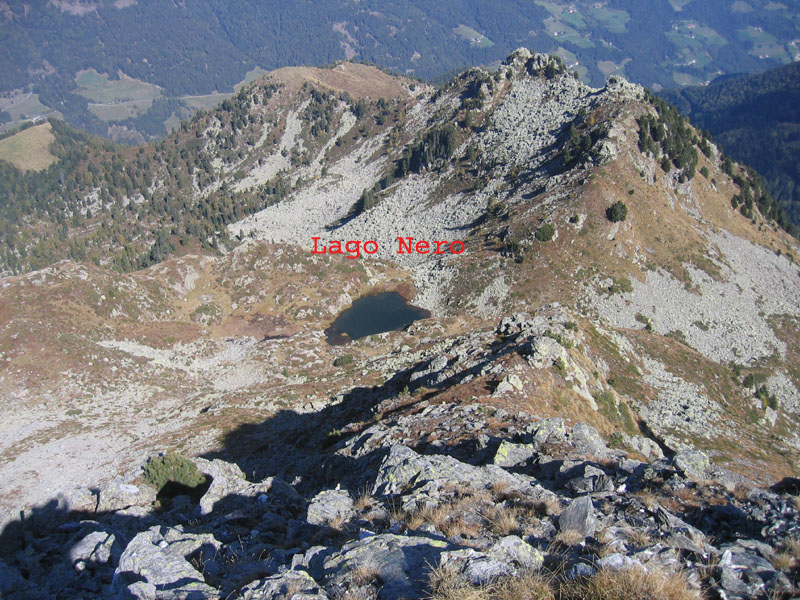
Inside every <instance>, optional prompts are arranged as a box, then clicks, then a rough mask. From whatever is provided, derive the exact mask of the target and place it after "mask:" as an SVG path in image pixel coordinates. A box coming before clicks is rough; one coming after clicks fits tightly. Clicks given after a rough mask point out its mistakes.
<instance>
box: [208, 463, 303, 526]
mask: <svg viewBox="0 0 800 600" xmlns="http://www.w3.org/2000/svg"><path fill="white" fill-rule="evenodd" d="M194 463H195V464H196V465H197V469H198V470H199V471H200V472H201V473H203V474H204V475H207V476H208V477H211V485H210V486H209V488H208V490H207V491H206V493H205V494H203V497H202V498H201V499H200V513H201V514H203V515H207V514H210V513H211V512H212V511H213V510H214V508H215V506H216V505H217V504H218V503H219V502H220V501H222V500H226V502H227V504H226V506H225V508H226V509H228V510H234V509H237V508H238V509H241V508H250V509H253V508H255V504H254V503H252V502H250V500H251V499H258V498H261V499H262V500H265V501H266V500H267V499H268V498H270V497H275V498H276V499H279V500H280V502H281V503H286V504H302V502H303V499H302V497H301V496H300V495H299V494H298V493H297V492H296V491H295V490H294V488H292V487H291V486H290V485H288V484H287V483H285V482H283V481H281V480H280V479H278V478H277V477H268V478H267V479H265V480H263V481H260V482H258V483H253V482H250V481H247V479H245V476H244V473H243V472H242V470H241V469H240V468H239V467H238V466H237V465H235V464H233V463H229V462H226V461H224V460H220V459H218V458H216V459H214V460H206V459H204V458H195V459H194Z"/></svg>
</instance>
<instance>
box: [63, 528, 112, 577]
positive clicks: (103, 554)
mask: <svg viewBox="0 0 800 600" xmlns="http://www.w3.org/2000/svg"><path fill="white" fill-rule="evenodd" d="M115 541H116V538H115V537H114V534H113V533H107V532H105V531H93V532H92V533H90V534H89V535H87V536H85V537H83V538H82V539H81V540H80V541H79V542H78V543H77V544H75V545H74V546H73V547H72V548H70V549H69V562H70V564H71V565H72V566H73V567H74V568H75V570H76V571H83V570H84V569H86V567H87V566H91V565H92V563H94V564H100V565H103V564H106V563H107V562H108V561H109V560H110V559H111V549H112V547H113V546H114V542H115Z"/></svg>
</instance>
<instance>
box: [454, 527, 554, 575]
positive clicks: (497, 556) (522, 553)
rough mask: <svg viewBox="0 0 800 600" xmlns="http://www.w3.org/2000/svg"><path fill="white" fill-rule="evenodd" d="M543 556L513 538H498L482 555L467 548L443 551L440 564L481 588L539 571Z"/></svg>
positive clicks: (517, 538) (511, 536) (531, 547)
mask: <svg viewBox="0 0 800 600" xmlns="http://www.w3.org/2000/svg"><path fill="white" fill-rule="evenodd" d="M543 563H544V556H543V555H542V553H541V552H539V551H538V550H536V549H535V548H534V547H533V546H531V545H530V544H528V543H527V542H525V541H523V540H522V539H521V538H519V537H517V536H515V535H509V536H506V537H504V538H502V539H500V540H499V541H498V542H497V543H495V544H494V545H493V546H492V547H491V548H489V550H487V551H486V552H478V551H476V550H473V549H471V548H466V549H463V550H453V551H450V552H443V553H442V557H441V564H442V565H443V566H447V567H448V568H452V569H456V570H457V571H458V572H459V573H461V574H463V575H464V576H465V577H466V579H467V580H468V581H469V582H470V583H472V584H473V585H485V584H487V583H490V582H491V581H492V580H494V579H497V578H498V577H506V576H510V575H514V574H516V573H519V572H521V571H535V570H537V569H539V568H541V566H542V564H543Z"/></svg>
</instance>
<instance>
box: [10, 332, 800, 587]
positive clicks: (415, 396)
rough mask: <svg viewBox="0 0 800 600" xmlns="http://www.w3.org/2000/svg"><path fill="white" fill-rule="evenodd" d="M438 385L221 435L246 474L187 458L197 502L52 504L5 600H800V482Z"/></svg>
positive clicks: (74, 500)
mask: <svg viewBox="0 0 800 600" xmlns="http://www.w3.org/2000/svg"><path fill="white" fill-rule="evenodd" d="M503 327H505V328H508V323H504V325H501V328H503ZM440 366H441V365H440ZM435 374H436V366H435V365H432V366H430V367H429V368H428V369H427V371H426V372H423V371H420V370H419V369H416V370H409V372H406V373H404V374H402V376H398V377H395V378H394V379H393V380H392V381H389V382H387V384H386V385H385V386H384V389H364V388H362V389H355V390H353V392H352V393H351V394H349V395H348V396H347V397H345V398H344V399H343V400H342V402H340V403H338V404H333V405H329V406H327V407H325V408H324V409H323V410H322V411H320V412H317V413H313V414H297V413H294V412H292V411H285V412H284V413H279V414H278V415H276V416H275V417H273V418H271V419H270V421H267V422H265V423H264V424H263V426H262V427H260V428H254V429H251V430H249V431H242V432H239V433H238V434H237V435H239V436H240V437H235V436H234V437H235V439H234V437H231V439H230V440H229V443H228V447H229V448H231V449H235V447H236V446H237V444H240V445H241V446H242V447H246V448H247V451H246V452H241V453H240V459H239V460H237V462H238V465H239V466H237V464H234V463H232V462H229V461H226V460H223V459H222V458H219V457H215V456H208V457H206V458H196V459H194V460H193V463H194V465H196V467H197V470H198V471H199V472H200V473H202V474H205V475H206V476H207V479H206V482H205V483H204V484H202V485H199V486H196V487H194V488H190V487H187V486H181V485H180V484H177V483H175V481H172V482H169V483H167V484H166V485H163V486H161V489H160V490H157V489H156V488H155V487H153V486H151V485H149V484H148V483H147V482H146V481H145V477H144V474H145V473H146V471H147V469H144V470H143V469H138V470H137V471H135V472H131V473H129V474H128V475H127V476H124V477H120V478H118V479H115V480H113V481H112V482H110V483H108V484H106V485H104V486H103V487H102V488H101V489H99V490H90V489H82V490H76V491H74V492H72V493H70V494H66V495H61V496H59V497H58V498H57V499H54V500H53V501H52V502H51V503H50V504H49V505H47V506H44V507H40V508H38V509H36V510H34V511H33V512H32V513H30V514H29V515H27V514H26V516H25V518H24V519H21V520H18V521H16V522H14V523H11V524H9V525H7V526H6V528H5V530H4V531H3V532H2V535H1V536H0V538H2V539H0V549H1V550H0V552H2V553H3V554H2V561H0V596H2V597H3V598H8V599H9V600H11V599H31V598H33V599H36V598H70V599H75V598H97V597H109V598H139V599H155V598H158V599H167V598H169V599H172V598H183V599H202V598H246V599H256V598H258V599H262V598H294V599H296V600H299V599H306V600H311V599H312V598H315V599H322V598H344V597H354V598H374V597H378V598H381V599H394V598H417V597H434V598H440V599H443V600H449V599H453V600H455V598H464V597H467V598H477V599H482V598H509V599H510V598H620V599H622V598H643V599H647V598H652V599H660V598H665V599H667V598H669V599H682V598H697V597H701V596H702V597H711V598H788V597H791V596H792V594H797V593H798V591H797V587H796V583H795V582H796V578H797V576H798V567H799V566H800V560H799V559H800V521H798V515H799V514H800V496H798V494H800V480H797V479H786V480H783V481H782V482H780V483H779V484H777V485H775V486H773V487H772V488H770V489H763V488H757V487H755V486H753V485H752V484H749V483H748V482H747V480H746V479H745V478H743V477H741V476H738V475H734V474H732V473H730V472H728V471H727V470H726V469H724V468H721V467H719V466H715V465H713V464H711V463H710V462H709V460H708V457H707V456H706V455H705V454H704V453H702V452H700V451H697V450H681V451H679V452H676V453H673V452H670V451H669V449H668V448H664V447H663V444H659V443H658V442H656V441H654V440H653V439H649V438H643V437H631V436H628V437H627V438H626V440H625V445H626V447H627V448H628V449H629V450H630V451H626V450H622V449H619V448H610V447H609V446H608V445H607V443H606V441H605V440H604V439H603V438H602V437H601V436H600V434H599V433H598V432H597V430H596V429H594V428H593V427H591V426H589V425H587V424H585V423H577V424H575V425H574V426H572V427H568V426H566V425H565V423H564V421H563V420H562V419H561V418H546V419H539V418H536V417H534V416H532V415H530V414H529V413H527V412H524V411H520V412H517V413H516V414H510V413H509V412H508V411H506V410H504V409H503V408H498V407H493V406H491V405H490V404H486V403H480V404H479V403H472V404H470V403H469V402H453V403H447V402H439V403H431V402H429V401H428V400H426V399H425V398H424V397H423V394H422V393H420V392H419V391H417V390H416V389H415V383H416V382H418V381H419V380H421V379H423V378H425V377H430V376H431V375H435ZM514 383H515V382H514V379H513V378H512V377H507V378H505V379H503V381H502V382H501V383H500V384H499V385H498V389H499V391H500V395H502V392H503V390H502V389H500V388H501V387H503V386H505V387H508V386H511V387H513V385H514ZM409 384H411V389H410V390H409V388H408V385H409ZM400 386H402V388H401V387H400ZM420 389H422V388H420ZM390 391H391V393H388V392H390ZM370 419H371V420H370ZM434 422H435V423H437V427H436V429H434V430H427V429H426V425H427V424H430V423H434ZM369 423H371V424H369ZM332 426H333V427H334V428H333V429H331V427H332ZM428 429H430V428H428ZM440 435H441V437H439V436H440ZM634 448H635V449H636V450H633V449H634ZM663 450H666V453H667V456H664V452H663ZM231 454H235V452H234V451H232V452H231ZM645 456H648V457H650V458H649V460H648V459H646V458H645ZM242 469H245V471H246V473H245V472H243V470H242Z"/></svg>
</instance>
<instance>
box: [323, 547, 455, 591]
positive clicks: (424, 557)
mask: <svg viewBox="0 0 800 600" xmlns="http://www.w3.org/2000/svg"><path fill="white" fill-rule="evenodd" d="M449 547H450V545H449V544H448V543H447V542H443V541H440V540H435V539H431V538H427V537H406V536H399V535H394V534H381V535H375V536H371V537H367V538H366V539H364V540H359V541H355V542H351V543H349V544H345V545H344V546H343V547H342V549H341V550H340V551H339V552H337V553H336V554H334V555H332V556H330V557H329V558H327V559H326V560H325V565H324V569H325V573H326V574H329V575H328V576H331V575H333V576H334V579H347V578H351V577H353V575H355V574H356V573H354V572H356V571H358V570H363V571H368V572H369V573H370V574H371V575H370V576H371V577H374V578H375V579H377V580H379V581H381V582H382V583H383V585H382V587H381V593H380V597H381V598H386V599H387V600H395V599H399V598H409V597H415V596H418V595H419V594H421V593H423V588H422V586H421V582H420V577H419V576H420V575H421V574H423V573H424V572H425V571H426V570H427V569H428V568H429V565H435V564H438V562H439V556H440V555H441V553H442V552H443V551H444V550H447V549H448V548H449Z"/></svg>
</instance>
